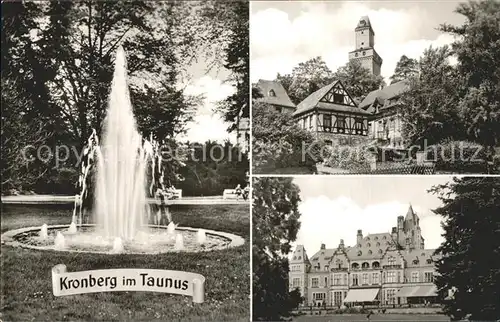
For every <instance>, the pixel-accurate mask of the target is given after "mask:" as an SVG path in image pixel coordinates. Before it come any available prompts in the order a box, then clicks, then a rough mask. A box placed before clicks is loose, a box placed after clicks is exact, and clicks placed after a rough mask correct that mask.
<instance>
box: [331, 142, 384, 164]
mask: <svg viewBox="0 0 500 322" xmlns="http://www.w3.org/2000/svg"><path fill="white" fill-rule="evenodd" d="M373 158H375V156H374V154H373V153H372V152H371V151H369V149H368V148H366V147H364V146H348V145H342V146H338V145H337V146H333V147H332V146H327V147H325V160H324V161H323V164H324V165H325V166H327V167H332V168H337V169H338V168H340V169H346V170H359V169H369V168H370V163H371V160H372V159H373Z"/></svg>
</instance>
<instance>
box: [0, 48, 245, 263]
mask: <svg viewBox="0 0 500 322" xmlns="http://www.w3.org/2000/svg"><path fill="white" fill-rule="evenodd" d="M100 141H101V144H100ZM83 156H84V157H85V158H82V160H83V162H82V164H81V170H80V176H79V180H78V186H79V187H80V193H79V194H77V195H75V203H74V209H73V215H72V219H71V224H70V225H69V227H68V226H67V225H58V226H50V227H48V226H47V225H43V226H42V228H41V230H40V228H39V227H29V228H22V229H17V230H13V231H8V232H7V233H4V234H2V239H3V238H6V239H8V240H10V241H14V242H16V243H17V244H23V246H24V247H31V248H35V249H55V250H64V251H78V252H94V253H140V254H144V253H162V252H169V251H185V252H186V251H187V252H196V251H207V250H214V249H223V248H227V247H233V246H238V245H241V244H243V243H244V240H243V238H241V237H239V236H236V235H233V234H228V233H224V232H217V231H210V234H209V235H207V234H205V230H198V229H194V228H189V227H178V226H177V225H176V224H174V222H173V221H172V216H171V214H170V210H169V208H168V202H167V201H166V196H167V194H166V193H165V191H167V188H165V185H164V177H165V174H164V170H163V166H162V155H161V145H160V144H159V143H158V142H156V141H154V140H153V137H152V136H151V137H150V139H149V140H146V139H143V138H142V136H141V135H140V134H139V131H138V129H137V125H136V121H135V118H134V114H133V109H132V104H131V100H130V95H129V91H128V85H127V63H126V57H125V52H124V50H123V48H121V47H120V48H119V49H118V50H117V53H116V59H115V70H114V74H113V81H112V85H111V92H110V96H109V104H108V108H107V112H106V118H105V120H104V126H103V134H102V137H101V140H99V138H98V136H97V132H96V131H95V130H93V132H92V135H91V136H90V138H89V139H88V143H87V146H86V147H85V148H84V151H83ZM92 169H95V176H94V177H93V178H94V179H95V180H94V181H92V180H91V177H92V175H91V174H92V171H91V170H92ZM93 182H95V184H94V192H95V193H94V200H93V202H90V203H91V204H93V205H94V207H93V210H92V222H90V216H89V214H88V213H87V212H86V211H87V210H88V209H87V208H90V207H87V208H86V206H88V205H89V200H90V198H89V196H88V192H89V189H90V186H91V185H92V183H93ZM151 197H153V198H156V201H155V203H156V204H157V205H159V209H158V210H157V211H156V212H153V211H152V210H151V208H150V205H149V203H148V198H151ZM158 198H159V199H158ZM158 201H160V202H158ZM150 219H151V220H150ZM149 221H152V222H149ZM164 222H165V223H168V225H167V226H164V224H163V223H164ZM162 224H163V225H162ZM49 230H55V231H56V232H55V234H52V235H51V234H50V233H49ZM32 232H34V234H38V238H30V236H29V234H30V233H32ZM54 235H55V237H53V236H54ZM174 240H175V243H173V241H174ZM19 241H22V242H19ZM201 245H203V247H201Z"/></svg>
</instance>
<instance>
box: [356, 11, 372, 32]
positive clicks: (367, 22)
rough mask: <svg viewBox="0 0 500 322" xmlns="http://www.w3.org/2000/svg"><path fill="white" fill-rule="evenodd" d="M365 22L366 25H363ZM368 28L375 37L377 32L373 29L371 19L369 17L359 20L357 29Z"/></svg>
mask: <svg viewBox="0 0 500 322" xmlns="http://www.w3.org/2000/svg"><path fill="white" fill-rule="evenodd" d="M363 22H364V24H363ZM366 27H368V28H370V30H371V32H372V33H373V35H375V32H374V31H373V28H372V23H371V22H370V18H368V16H362V17H361V18H359V21H358V25H357V26H356V29H358V28H366ZM356 29H355V30H356Z"/></svg>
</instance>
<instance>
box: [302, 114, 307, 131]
mask: <svg viewBox="0 0 500 322" xmlns="http://www.w3.org/2000/svg"><path fill="white" fill-rule="evenodd" d="M302 128H303V129H305V128H306V118H305V117H304V118H303V119H302Z"/></svg>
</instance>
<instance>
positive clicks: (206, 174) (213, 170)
mask: <svg viewBox="0 0 500 322" xmlns="http://www.w3.org/2000/svg"><path fill="white" fill-rule="evenodd" d="M188 145H189V147H190V150H191V151H190V153H189V154H188V155H187V160H186V161H185V166H184V167H183V168H182V169H180V175H181V176H182V177H183V181H180V182H177V183H175V186H176V188H178V189H182V193H183V195H187V196H200V195H201V196H210V195H222V193H223V192H224V189H234V188H235V187H236V186H237V185H238V184H239V185H240V186H241V187H242V188H244V187H245V186H246V185H247V182H246V180H247V178H246V174H247V171H248V169H249V161H248V156H247V154H246V153H243V152H242V151H240V149H239V148H238V147H237V146H233V145H232V144H231V143H230V142H225V143H224V144H220V143H217V142H212V141H207V142H205V143H204V144H199V143H189V144H188Z"/></svg>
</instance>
